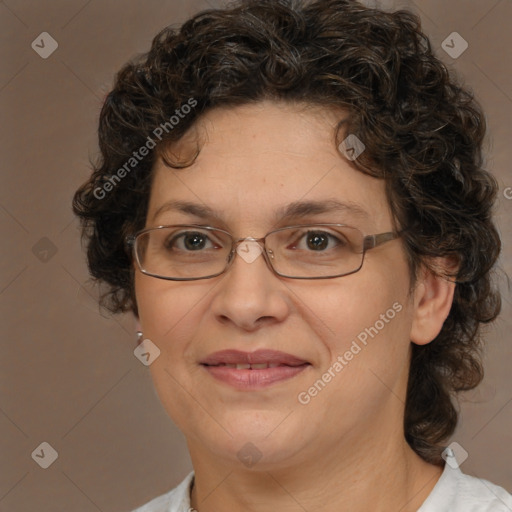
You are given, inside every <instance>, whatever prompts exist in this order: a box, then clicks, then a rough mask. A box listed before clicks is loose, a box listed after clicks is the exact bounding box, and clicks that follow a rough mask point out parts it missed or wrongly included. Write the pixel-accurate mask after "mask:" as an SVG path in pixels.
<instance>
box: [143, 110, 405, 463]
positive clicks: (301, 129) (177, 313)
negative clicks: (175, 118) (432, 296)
mask: <svg viewBox="0 0 512 512" xmlns="http://www.w3.org/2000/svg"><path fill="white" fill-rule="evenodd" d="M304 107H305V106H304V105H302V106H300V107H299V106H292V105H287V104H281V103H273V102H262V103H258V104H256V105H251V106H243V107H236V108H229V109H217V110H213V111H211V112H209V113H208V114H207V115H206V116H205V117H204V118H203V120H202V122H201V123H200V125H198V129H199V132H200V133H201V134H202V135H203V136H204V137H203V139H204V144H203V145H202V149H201V152H200V154H199V156H198V158H197V160H196V161H195V163H194V164H193V165H191V166H190V167H188V168H185V169H171V168H169V167H166V166H165V165H163V164H162V163H161V162H157V164H156V166H155V170H154V172H155V174H154V182H153V184H152V190H151V197H150V203H149V208H148V215H147V223H146V227H153V226H158V225H164V224H201V225H209V226H214V227H218V228H222V229H225V230H227V231H229V232H230V233H232V235H233V236H234V237H235V238H242V237H255V238H258V237H263V236H264V235H265V234H266V233H267V232H269V231H271V230H273V229H276V228H280V227H284V226H290V225H297V224H310V223H342V224H347V225H350V226H354V227H357V228H359V229H360V230H361V231H362V232H363V234H365V235H369V234H376V233H383V232H387V231H392V218H391V215H390V210H389V207H388V204H387V200H386V195H385V188H384V182H383V181H382V180H378V179H375V178H372V177H369V176H367V175H365V174H363V173H361V172H359V171H357V170H355V168H354V167H353V165H352V164H351V162H350V161H349V160H348V159H346V158H345V157H344V156H343V155H342V154H341V153H340V152H339V151H338V150H337V148H336V147H335V145H334V143H333V140H334V139H333V129H334V127H335V125H336V123H337V122H338V121H339V119H340V113H339V112H338V113H337V114H335V113H334V112H333V111H332V110H330V109H326V108H321V107H308V108H304ZM347 135H348V134H347ZM333 200H335V201H338V202H340V203H344V204H347V205H352V206H354V205H355V206H356V207H357V209H356V208H343V207H341V208H337V209H329V210H327V211H325V212H323V213H318V212H317V213H309V214H308V213H307V212H306V213H305V214H304V212H303V214H302V215H301V216H291V217H287V218H282V217H276V215H277V213H276V212H277V211H280V210H281V211H282V210H283V209H284V208H286V207H287V206H288V205H290V204H292V203H303V202H315V203H319V204H320V205H329V204H330V203H329V201H333ZM173 201H181V202H184V201H186V202H190V203H194V204H196V205H198V206H202V207H205V206H206V207H208V208H209V209H211V210H212V211H213V212H214V215H215V216H214V217H209V216H207V217H203V216H198V215H196V214H191V213H186V212H184V211H179V210H176V209H173V208H171V207H170V206H169V207H164V208H162V207H163V206H164V205H165V204H166V203H169V202H173ZM196 213H199V212H196ZM135 279H136V281H135V286H136V297H137V303H138V310H139V315H140V322H141V326H142V330H143V332H144V338H148V339H150V340H151V341H152V342H153V343H154V344H155V345H157V346H158V348H159V349H160V351H161V353H160V356H159V357H158V358H157V359H156V360H155V361H154V362H153V363H152V364H151V366H150V369H151V373H152V377H153V379H154V383H155V386H156V389H157V392H158V394H159V396H160V399H161V401H162V403H163V405H164V407H165V408H166V410H167V412H168V414H169V415H170V416H171V418H172V419H173V420H174V422H175V423H176V424H177V425H178V426H179V428H180V429H181V430H182V432H183V433H184V434H185V436H186V438H187V441H188V444H189V448H190V451H191V455H192V457H193V458H194V456H195V455H196V454H198V453H202V454H209V455H210V456H214V457H215V458H216V460H217V461H222V462H223V463H225V464H226V465H228V466H229V465H233V464H238V465H240V464H245V465H246V466H250V464H248V462H247V461H248V460H249V459H250V458H251V457H252V458H253V459H254V460H255V459H258V458H259V457H261V458H260V460H259V461H258V468H264V467H267V468H277V467H286V465H288V464H291V463H293V464H296V463H301V462H302V463H305V462H307V461H308V460H311V458H318V457H321V456H322V453H325V454H327V453H332V451H333V449H334V450H338V449H339V450H342V449H343V448H345V449H346V447H347V446H350V447H351V449H354V448H356V447H358V446H359V447H361V449H362V450H364V449H365V448H364V447H368V446H370V445H371V444H372V439H376V438H377V437H380V436H382V435H387V434H389V435H392V434H395V435H396V431H397V429H401V428H402V421H403V408H404V401H405V389H406V381H407V374H408V366H409V347H410V331H411V324H412V314H413V306H412V303H411V300H410V297H409V294H408V290H409V283H410V281H409V271H408V265H407V261H406V257H405V253H404V249H403V247H402V245H401V242H400V240H394V241H391V242H387V243H385V244H384V245H381V246H379V247H377V248H375V249H372V250H371V251H369V252H368V253H367V254H366V257H365V261H364V264H363V266H362V268H361V270H360V271H359V272H357V273H354V274H352V275H347V276H345V277H341V278H334V279H323V280H296V279H295V280H294V279H289V278H282V277H278V276H276V275H275V274H273V273H272V271H271V270H270V269H269V268H268V267H267V265H266V263H265V260H264V259H263V257H261V256H259V257H257V258H256V259H255V260H254V261H249V258H246V259H244V258H243V257H242V256H240V255H238V254H237V255H236V257H235V260H234V262H233V264H232V265H231V267H230V268H229V270H228V271H227V272H226V273H224V274H223V275H220V276H218V277H215V278H212V279H205V280H198V281H188V282H187V281H184V282H179V281H165V280H162V279H157V278H154V277H150V276H146V275H143V274H142V273H140V272H139V271H137V272H136V277H135ZM224 350H236V351H240V352H245V353H254V352H255V351H261V350H273V351H279V352H281V353H285V354H288V356H293V357H294V358H297V359H298V360H299V361H300V362H304V363H305V364H302V365H301V366H300V368H295V369H290V367H288V368H287V369H286V368H284V369H283V368H281V369H277V370H276V369H258V368H257V367H256V368H254V369H236V368H229V367H228V368H224V369H223V370H219V368H218V367H217V369H214V370H212V368H209V367H208V366H206V365H205V364H204V362H205V361H206V360H208V361H210V362H212V361H213V360H215V361H216V363H215V364H217V365H222V358H223V357H224V356H223V355H222V354H221V355H214V354H215V353H217V352H220V351H224ZM212 355H213V356H212ZM273 356H274V357H275V358H277V359H272V360H273V361H276V360H279V358H284V360H285V361H284V362H286V357H284V356H282V354H281V355H279V354H277V355H276V354H273ZM236 357H237V356H235V358H236ZM245 357H248V358H250V357H251V356H250V355H249V356H247V355H246V356H245ZM264 357H265V356H264ZM240 358H241V359H243V356H240ZM270 358H271V357H270V356H269V359H270ZM287 361H288V363H290V360H289V359H288V360H287ZM226 362H227V363H228V364H234V361H233V359H230V360H229V361H226ZM260 362H261V361H260ZM336 362H337V363H338V364H336ZM278 364H281V363H278ZM293 364H297V362H295V363H293ZM259 371H260V372H267V374H268V375H274V376H275V375H277V380H275V381H274V382H271V383H267V384H262V379H264V378H265V377H261V378H260V377H258V378H255V380H256V384H255V385H253V386H250V385H249V386H248V385H247V381H246V378H247V377H246V375H247V373H248V372H259ZM235 372H244V374H243V375H244V376H242V373H241V374H240V378H237V374H235ZM267 374H263V373H262V374H261V375H267ZM219 375H223V376H225V377H226V379H223V378H219ZM285 377H286V378H285ZM251 382H252V381H251ZM244 383H245V384H244ZM315 383H316V384H315ZM249 443H251V444H249ZM334 447H336V448H334ZM344 453H348V452H347V451H346V450H345V452H344Z"/></svg>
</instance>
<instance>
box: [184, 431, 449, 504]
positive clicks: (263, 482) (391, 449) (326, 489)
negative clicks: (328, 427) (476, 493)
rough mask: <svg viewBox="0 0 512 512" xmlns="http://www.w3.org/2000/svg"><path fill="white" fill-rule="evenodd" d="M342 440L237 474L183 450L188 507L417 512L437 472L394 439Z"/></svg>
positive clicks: (228, 465)
mask: <svg viewBox="0 0 512 512" xmlns="http://www.w3.org/2000/svg"><path fill="white" fill-rule="evenodd" d="M380 434H381V435H380V436H373V435H372V436H370V435H369V436H365V437H364V438H362V439H361V438H360V439H359V441H358V442H357V441H356V440H355V439H351V438H350V436H347V437H346V439H345V440H344V442H343V443H340V444H339V445H338V446H337V448H336V449H333V448H332V447H328V448H326V449H325V451H323V452H324V453H325V455H324V456H322V457H320V456H319V454H320V453H322V451H319V450H318V446H316V447H313V448H312V449H311V450H310V452H309V453H305V450H301V452H300V453H298V454H297V455H296V456H295V457H294V458H293V459H294V460H287V461H286V464H284V463H283V464H282V465H279V466H276V465H274V466H272V467H260V469H258V466H259V464H256V465H255V466H254V467H253V468H251V469H246V468H243V469H240V464H234V463H233V462H232V461H231V462H230V461H221V460H219V458H218V457H214V456H213V455H212V456H210V457H208V456H207V457H205V456H204V451H199V450H197V449H195V447H194V446H193V445H191V444H190V443H189V449H190V453H191V457H192V462H193V466H194V470H195V484H194V488H193V491H192V496H191V506H192V507H193V509H195V510H196V511H198V512H213V511H215V512H228V511H232V510H246V511H249V512H264V511H265V512H267V511H269V510H280V511H281V512H292V511H293V512H295V511H303V510H316V511H319V512H320V511H330V510H336V511H350V512H367V511H368V510H372V511H374V512H389V511H393V512H395V511H396V510H400V512H416V511H417V510H418V508H419V507H420V506H421V504H422V503H423V502H424V501H425V499H426V498H427V496H428V495H429V494H430V492H431V491H432V489H433V487H434V486H435V484H436V483H437V480H438V479H439V477H440V476H441V473H442V469H441V468H440V467H438V466H433V465H431V464H428V463H426V462H425V461H423V460H422V459H421V458H420V457H419V456H418V455H416V454H415V453H414V451H413V450H412V449H411V448H410V447H409V445H408V444H407V443H406V442H405V440H404V439H403V438H401V437H399V438H397V437H396V431H395V437H393V435H392V434H393V432H392V431H390V432H383V431H382V429H380Z"/></svg>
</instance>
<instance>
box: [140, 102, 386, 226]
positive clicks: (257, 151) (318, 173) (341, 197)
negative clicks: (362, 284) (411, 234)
mask: <svg viewBox="0 0 512 512" xmlns="http://www.w3.org/2000/svg"><path fill="white" fill-rule="evenodd" d="M345 117H346V114H344V113H343V112H341V111H337V112H335V111H333V110H331V109H328V108H326V107H318V106H312V105H300V104H299V105H297V104H293V105H291V104H284V103H275V102H260V103H257V104H253V105H245V106H242V107H235V108H223V109H215V110H212V111H210V112H209V113H208V114H206V115H205V116H204V117H203V118H202V119H201V120H200V121H198V122H197V123H196V125H195V127H194V128H193V130H191V132H190V133H189V134H188V135H186V136H185V137H184V138H183V139H182V140H181V141H180V142H179V143H177V144H175V146H173V147H172V148H170V150H171V152H172V154H173V155H186V154H191V153H193V151H192V150H191V147H193V148H194V149H195V148H196V147H197V144H199V147H200V148H201V149H200V152H199V155H198V157H197V158H196V160H195V161H194V163H193V164H192V165H190V166H189V167H186V168H184V169H173V168H169V167H168V166H166V165H165V164H164V163H163V162H162V160H158V161H157V163H156V165H155V168H154V180H153V185H152V190H151V197H150V203H149V209H148V224H154V223H156V222H157V221H159V223H163V222H164V221H165V219H169V218H171V217H172V215H171V213H170V212H172V210H174V211H178V212H179V211H180V209H179V208H174V207H175V206H176V203H178V202H187V203H196V204H197V205H198V206H202V207H203V212H207V211H208V210H210V211H211V212H212V213H218V214H219V218H218V219H215V220H218V221H221V222H225V227H229V224H230V223H231V224H233V223H245V224H248V223H249V224H251V223H252V224H254V225H258V223H259V225H269V224H275V222H276V221H279V219H278V217H279V216H280V215H281V216H283V215H284V214H290V213H305V212H306V213H307V210H308V209H309V214H311V215H312V216H314V215H322V212H321V211H320V210H322V208H321V207H317V206H319V205H321V204H322V203H323V204H324V205H325V208H323V210H328V209H331V210H333V211H336V217H335V218H332V217H331V218H328V217H325V215H327V216H328V212H327V213H325V215H324V217H323V218H324V220H325V219H328V220H333V221H336V222H337V221H338V220H339V221H344V220H343V219H344V218H347V219H348V220H352V219H353V220H354V221H355V220H357V221H358V222H359V226H360V227H362V228H364V227H367V228H370V226H373V227H375V228H377V227H378V226H379V225H382V226H386V227H389V225H390V212H389V207H388V204H387V200H386V195H385V185H384V182H383V181H382V180H379V179H376V178H373V177H370V176H368V175H365V174H363V173H361V172H360V171H358V170H357V169H356V168H355V167H354V165H353V164H352V162H350V161H349V160H347V159H346V158H345V157H344V156H343V155H342V154H341V153H340V152H339V151H338V149H337V147H336V143H335V129H336V126H337V124H338V122H339V121H340V120H342V119H344V118H345ZM343 138H344V136H342V137H341V139H343ZM303 203H309V206H308V207H306V208H304V207H303V206H301V204H303ZM313 203H314V204H316V205H317V206H315V207H313V206H312V205H313ZM336 203H338V204H336ZM340 204H341V207H340ZM171 206H172V207H171ZM346 206H348V207H346ZM328 207H329V208H328ZM331 207H332V208H331ZM315 208H316V210H317V211H316V213H315V211H314V210H315ZM191 210H192V209H190V208H189V209H188V213H187V215H188V214H190V213H191ZM196 210H197V209H196ZM181 213H183V209H181ZM181 213H180V215H181ZM192 213H193V212H192ZM365 217H366V218H365ZM172 218H173V219H175V218H176V217H175V216H174V217H172ZM302 218H303V217H302ZM180 219H181V220H184V219H183V217H180ZM284 220H285V219H284V218H283V221H284ZM286 220H290V221H291V220H292V218H291V216H289V215H288V216H287V217H286ZM312 220H314V219H313V217H312ZM363 221H364V222H363ZM361 222H363V224H361Z"/></svg>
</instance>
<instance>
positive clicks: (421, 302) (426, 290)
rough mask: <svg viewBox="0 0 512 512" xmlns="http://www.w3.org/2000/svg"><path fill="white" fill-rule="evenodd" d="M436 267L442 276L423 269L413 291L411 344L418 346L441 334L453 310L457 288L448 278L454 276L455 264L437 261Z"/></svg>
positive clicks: (440, 259) (439, 259) (443, 259)
mask: <svg viewBox="0 0 512 512" xmlns="http://www.w3.org/2000/svg"><path fill="white" fill-rule="evenodd" d="M434 263H435V265H434V268H436V269H439V270H440V272H439V274H437V272H434V271H432V270H430V269H427V268H425V267H424V268H423V269H422V272H421V277H420V278H419V279H418V281H417V283H416V287H415V289H414V315H413V322H412V326H411V334H410V340H411V341H412V342H413V343H416V344H417V345H426V344H427V343H430V342H431V341H432V340H433V339H434V338H435V337H436V336H437V335H438V334H439V333H440V332H441V329H442V327H443V324H444V321H445V320H446V318H447V317H448V315H449V313H450V309H451V307H452V302H453V294H454V292H455V286H456V284H455V282H454V280H452V279H451V278H447V277H445V275H446V273H448V271H449V272H450V273H451V275H453V267H454V264H453V261H450V260H448V259H447V258H436V260H435V262H434ZM441 269H442V270H441Z"/></svg>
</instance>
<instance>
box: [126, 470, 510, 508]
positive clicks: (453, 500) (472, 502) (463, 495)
mask: <svg viewBox="0 0 512 512" xmlns="http://www.w3.org/2000/svg"><path fill="white" fill-rule="evenodd" d="M193 478H194V472H191V473H189V475H188V476H187V477H186V478H185V480H183V482H181V484H180V485H178V487H176V488H174V489H173V490H172V491H169V492H168V493H167V494H163V495H162V496H159V497H158V498H155V499H154V500H152V501H150V502H149V503H146V504H145V505H143V506H142V507H140V508H138V509H136V510H134V511H133V512H193V511H194V509H193V508H192V507H191V506H190V489H191V487H192V481H193ZM417 512H512V495H510V494H509V493H508V492H507V491H506V490H505V489H503V488H502V487H498V486H497V485H494V484H492V483H490V482H488V481H487V480H483V479H480V478H475V477H473V476H469V475H465V474H464V473H462V472H461V470H460V469H459V468H456V469H452V468H451V467H450V466H449V465H448V464H446V465H445V467H444V471H443V473H442V475H441V478H440V479H439V480H438V482H437V484H436V485H435V487H434V488H433V489H432V492H431V493H430V495H429V496H428V498H427V499H426V500H425V501H424V503H423V505H421V507H420V508H419V509H418V511H417Z"/></svg>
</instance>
